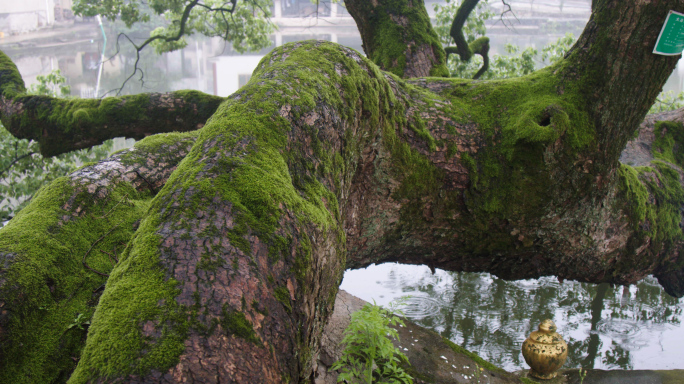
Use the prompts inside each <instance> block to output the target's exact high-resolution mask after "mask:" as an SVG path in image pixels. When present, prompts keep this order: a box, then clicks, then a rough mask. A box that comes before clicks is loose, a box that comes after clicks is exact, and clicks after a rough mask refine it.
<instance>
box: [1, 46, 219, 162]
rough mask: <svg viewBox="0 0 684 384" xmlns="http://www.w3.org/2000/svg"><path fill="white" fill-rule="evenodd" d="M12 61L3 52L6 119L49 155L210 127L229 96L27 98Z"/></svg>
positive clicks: (174, 94)
mask: <svg viewBox="0 0 684 384" xmlns="http://www.w3.org/2000/svg"><path fill="white" fill-rule="evenodd" d="M25 92H26V89H25V86H24V82H23V80H22V79H21V75H19V72H18V70H17V68H16V66H15V65H14V63H13V62H12V61H11V59H10V58H9V57H8V56H7V55H6V54H4V53H3V52H2V51H0V120H1V121H2V123H3V125H4V126H5V128H7V130H8V131H9V132H10V133H12V135H14V136H15V137H17V138H19V139H30V140H35V141H37V142H39V143H40V150H41V153H42V154H43V156H55V155H59V154H61V153H65V152H69V151H73V150H76V149H82V148H90V147H92V146H94V145H98V144H101V143H103V142H104V141H105V140H108V139H111V138H114V137H131V138H135V139H138V140H139V139H141V138H143V137H145V136H148V135H152V134H155V133H163V132H174V131H175V132H187V131H192V130H196V129H198V128H201V127H202V126H204V124H205V123H206V121H207V120H208V119H209V117H211V115H212V114H213V113H214V112H215V111H216V108H217V107H218V105H219V104H220V103H221V102H222V101H223V98H221V97H217V96H212V95H207V94H204V93H202V92H198V91H176V92H170V93H149V94H138V95H133V96H122V97H108V98H105V99H59V98H55V97H49V96H37V95H26V94H25Z"/></svg>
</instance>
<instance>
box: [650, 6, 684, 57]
mask: <svg viewBox="0 0 684 384" xmlns="http://www.w3.org/2000/svg"><path fill="white" fill-rule="evenodd" d="M682 51H684V14H681V13H679V12H675V11H670V13H668V14H667V18H666V19H665V24H663V29H661V30H660V36H658V41H656V45H655V48H654V49H653V53H657V54H659V55H667V56H672V55H679V54H680V53H682Z"/></svg>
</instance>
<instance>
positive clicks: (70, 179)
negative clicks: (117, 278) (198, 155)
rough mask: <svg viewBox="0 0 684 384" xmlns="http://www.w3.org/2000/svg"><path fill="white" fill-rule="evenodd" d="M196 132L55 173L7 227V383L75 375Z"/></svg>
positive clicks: (2, 361)
mask: <svg viewBox="0 0 684 384" xmlns="http://www.w3.org/2000/svg"><path fill="white" fill-rule="evenodd" d="M160 136H164V137H160ZM194 136H196V133H193V134H168V135H157V136H151V137H149V138H148V139H145V140H143V141H141V142H139V143H138V144H137V145H136V148H135V149H133V150H127V151H124V152H120V153H119V154H117V155H115V156H113V157H111V158H109V159H107V160H104V161H102V162H100V163H97V164H92V165H88V166H85V167H83V168H81V169H80V170H78V171H76V172H74V173H72V174H71V175H69V176H66V177H62V178H60V179H57V180H55V181H54V182H52V183H51V184H49V185H47V186H45V187H43V188H42V189H41V190H40V191H39V192H38V193H37V194H36V196H35V197H34V198H33V200H32V202H31V204H30V205H29V206H28V207H26V208H25V209H23V210H22V211H21V212H19V214H17V216H16V217H15V218H14V219H12V220H11V221H10V222H9V223H8V224H7V225H6V226H5V227H3V228H2V229H0V367H1V368H0V383H13V384H35V383H64V382H66V381H67V379H68V378H69V375H70V374H71V372H72V371H73V369H74V368H75V366H76V361H78V359H79V356H80V353H81V350H82V348H83V346H84V344H85V337H86V332H87V329H88V325H89V324H90V319H91V317H92V315H93V312H94V310H95V307H96V305H97V303H98V300H99V296H100V295H101V293H102V290H103V288H104V284H105V282H106V280H107V277H106V275H107V274H109V273H110V271H111V269H112V266H113V265H114V264H115V263H116V262H117V258H118V255H119V254H120V253H121V251H123V249H124V247H125V246H126V243H128V241H129V240H130V238H131V236H132V235H133V233H134V232H135V229H136V228H137V226H138V224H137V222H138V221H139V219H140V218H141V217H142V216H143V214H144V213H145V211H146V210H147V208H148V202H149V199H150V198H151V196H152V195H153V192H152V191H153V190H158V189H160V187H161V186H162V185H163V183H164V181H165V178H168V176H169V174H170V173H171V170H173V169H174V168H175V166H176V164H178V162H179V161H180V160H181V159H182V158H183V154H184V153H187V151H188V150H189V148H190V146H191V145H192V143H193V142H194Z"/></svg>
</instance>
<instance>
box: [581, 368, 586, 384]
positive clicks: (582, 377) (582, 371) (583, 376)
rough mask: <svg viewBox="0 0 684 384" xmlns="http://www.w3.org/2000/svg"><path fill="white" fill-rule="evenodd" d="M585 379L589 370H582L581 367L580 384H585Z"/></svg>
mask: <svg viewBox="0 0 684 384" xmlns="http://www.w3.org/2000/svg"><path fill="white" fill-rule="evenodd" d="M585 377H587V370H586V369H582V367H580V369H579V378H580V384H583V383H584V378H585Z"/></svg>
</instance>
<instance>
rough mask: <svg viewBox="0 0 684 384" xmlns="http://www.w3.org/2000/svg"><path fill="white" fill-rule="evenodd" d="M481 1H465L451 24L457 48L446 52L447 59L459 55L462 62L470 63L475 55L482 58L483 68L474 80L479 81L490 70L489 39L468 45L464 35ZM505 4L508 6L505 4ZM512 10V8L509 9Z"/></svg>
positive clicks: (477, 40)
mask: <svg viewBox="0 0 684 384" xmlns="http://www.w3.org/2000/svg"><path fill="white" fill-rule="evenodd" d="M479 2H480V0H464V1H463V3H461V6H460V7H459V8H458V11H457V12H456V16H455V17H454V21H453V22H452V23H451V30H450V31H449V34H450V35H451V37H452V38H453V39H454V43H455V44H456V47H446V48H444V51H445V52H446V54H447V59H448V58H449V55H450V54H452V53H455V54H458V56H459V57H460V59H461V60H462V61H470V59H471V58H472V57H473V55H474V54H478V55H480V56H482V60H483V64H482V67H481V68H480V69H479V70H478V71H477V73H476V74H475V76H473V79H479V78H480V76H482V75H483V74H484V73H485V72H486V71H487V69H489V38H488V37H486V36H483V37H480V38H478V39H476V40H475V41H473V42H472V43H470V44H468V42H467V41H466V38H465V36H464V35H463V26H464V25H465V22H466V20H467V19H468V16H470V13H471V12H472V11H473V10H474V9H475V7H476V6H477V4H478V3H479ZM504 4H506V3H505V2H504ZM509 8H510V7H509Z"/></svg>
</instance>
